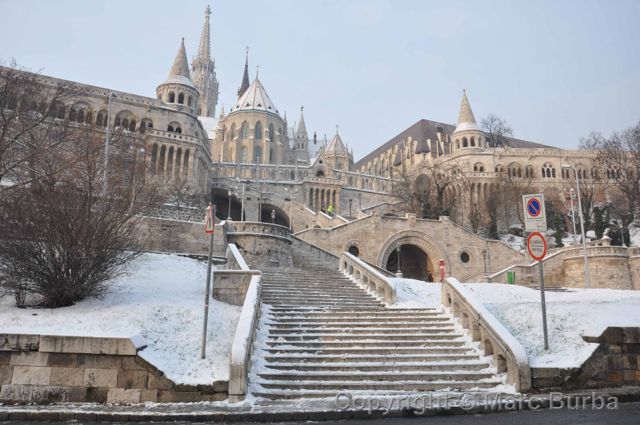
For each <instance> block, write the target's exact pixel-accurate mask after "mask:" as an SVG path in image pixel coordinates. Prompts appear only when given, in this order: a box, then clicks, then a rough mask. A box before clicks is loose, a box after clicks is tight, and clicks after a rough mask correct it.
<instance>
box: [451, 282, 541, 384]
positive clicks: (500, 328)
mask: <svg viewBox="0 0 640 425" xmlns="http://www.w3.org/2000/svg"><path fill="white" fill-rule="evenodd" d="M441 301H442V304H443V305H444V306H445V307H447V308H450V309H451V310H452V313H453V315H454V316H455V317H459V318H460V319H461V322H462V326H463V327H464V328H466V329H468V330H469V332H470V333H471V337H472V339H473V340H474V341H478V340H479V341H480V342H481V344H482V345H483V347H484V351H485V354H486V355H493V362H494V364H495V365H496V368H497V370H498V373H502V372H506V373H507V383H509V384H512V385H513V386H514V387H515V388H516V390H517V391H519V392H525V391H528V390H529V389H531V367H530V366H529V357H528V356H527V352H526V351H525V349H524V347H523V346H522V344H521V343H520V342H519V341H518V340H517V339H516V338H515V337H514V336H513V335H512V334H511V332H509V331H508V330H507V328H505V327H504V325H503V324H502V323H500V322H499V321H498V320H497V319H496V318H495V316H494V315H493V314H491V312H489V310H487V309H486V307H485V306H484V305H483V304H482V303H481V302H480V301H478V300H477V299H476V298H475V296H474V295H473V294H472V293H471V292H469V291H468V290H467V289H466V288H465V287H464V286H463V285H462V284H460V282H459V281H458V280H457V279H455V278H452V277H449V278H447V279H445V281H444V283H443V284H442V289H441Z"/></svg>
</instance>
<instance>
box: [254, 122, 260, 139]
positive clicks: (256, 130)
mask: <svg viewBox="0 0 640 425" xmlns="http://www.w3.org/2000/svg"><path fill="white" fill-rule="evenodd" d="M253 138H254V139H256V140H262V124H260V121H258V122H257V123H256V126H255V128H254V129H253Z"/></svg>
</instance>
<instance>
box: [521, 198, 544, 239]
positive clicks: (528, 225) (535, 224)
mask: <svg viewBox="0 0 640 425" xmlns="http://www.w3.org/2000/svg"><path fill="white" fill-rule="evenodd" d="M522 208H523V209H524V230H525V231H527V232H546V231H547V216H546V213H545V208H544V195H543V194H541V193H539V194H533V195H522Z"/></svg>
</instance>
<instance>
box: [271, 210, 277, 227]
mask: <svg viewBox="0 0 640 425" xmlns="http://www.w3.org/2000/svg"><path fill="white" fill-rule="evenodd" d="M271 224H276V210H275V209H272V210H271Z"/></svg>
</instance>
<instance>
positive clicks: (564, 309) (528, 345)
mask: <svg viewBox="0 0 640 425" xmlns="http://www.w3.org/2000/svg"><path fill="white" fill-rule="evenodd" d="M464 285H465V286H466V287H467V288H468V289H469V290H470V291H472V292H473V293H474V295H475V296H476V297H477V299H478V300H479V301H480V302H482V303H483V304H484V305H485V307H486V308H487V309H488V310H489V311H490V312H491V313H492V314H493V315H494V316H495V317H496V318H497V319H498V320H499V321H500V322H502V324H503V325H504V326H505V327H506V328H507V329H508V330H509V331H510V332H511V333H512V334H513V336H515V337H516V338H517V339H518V340H519V341H520V343H521V344H522V345H523V346H524V348H525V350H526V351H527V354H528V356H529V361H530V363H531V366H534V367H578V366H580V365H581V364H582V363H583V362H584V361H585V360H586V359H587V358H588V357H589V356H590V355H591V353H592V352H593V350H595V349H596V347H597V346H598V344H589V343H586V342H584V340H583V339H582V335H585V334H587V335H595V336H597V335H600V334H601V333H602V331H604V330H605V329H606V328H607V327H608V326H640V292H639V291H625V290H614V289H572V290H571V291H570V292H545V298H546V304H547V323H548V329H549V351H545V350H544V347H543V337H542V313H541V309H540V292H539V291H536V290H533V289H529V288H525V287H522V286H514V285H505V284H490V283H470V284H464Z"/></svg>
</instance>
